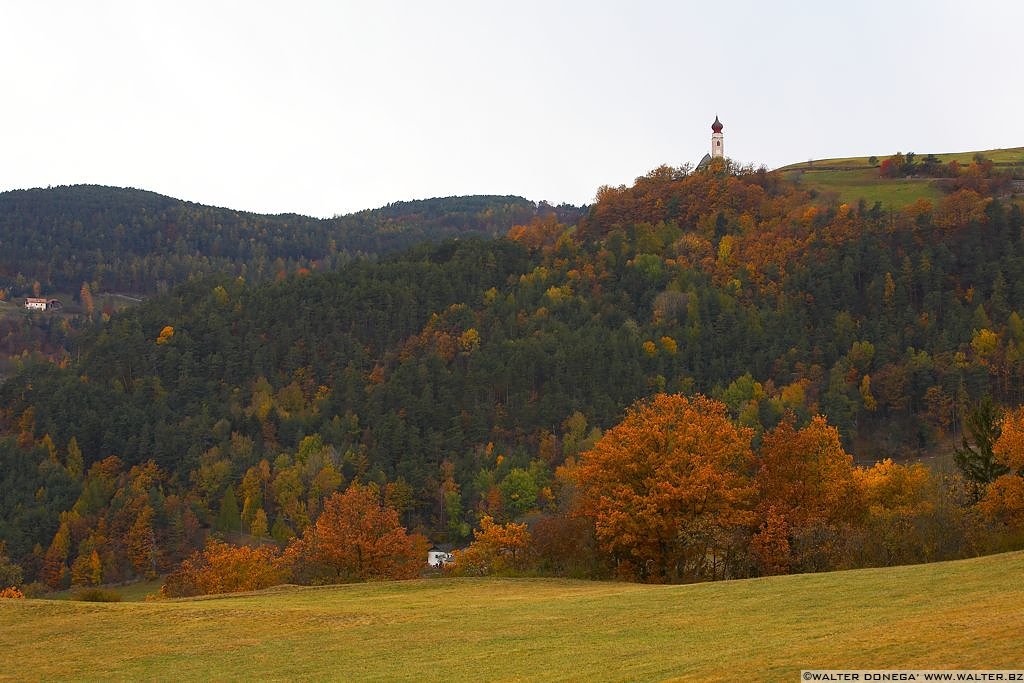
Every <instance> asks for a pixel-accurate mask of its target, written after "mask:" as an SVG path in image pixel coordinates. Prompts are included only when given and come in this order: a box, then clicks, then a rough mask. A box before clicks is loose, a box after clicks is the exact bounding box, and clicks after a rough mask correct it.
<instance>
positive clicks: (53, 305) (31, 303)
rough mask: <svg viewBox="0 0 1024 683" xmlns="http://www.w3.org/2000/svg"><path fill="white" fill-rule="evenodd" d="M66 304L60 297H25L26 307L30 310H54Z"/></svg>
mask: <svg viewBox="0 0 1024 683" xmlns="http://www.w3.org/2000/svg"><path fill="white" fill-rule="evenodd" d="M63 306H64V304H62V303H61V302H60V299H43V298H40V297H35V296H29V297H25V308H27V309H28V310H30V311H53V310H56V309H58V308H62V307H63Z"/></svg>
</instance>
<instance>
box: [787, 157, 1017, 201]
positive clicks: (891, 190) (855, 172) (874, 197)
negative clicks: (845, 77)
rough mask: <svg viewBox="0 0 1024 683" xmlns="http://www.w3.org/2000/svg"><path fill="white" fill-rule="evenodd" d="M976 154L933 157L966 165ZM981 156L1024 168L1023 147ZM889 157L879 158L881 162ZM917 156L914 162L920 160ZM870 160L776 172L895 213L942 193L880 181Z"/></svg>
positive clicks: (911, 182)
mask: <svg viewBox="0 0 1024 683" xmlns="http://www.w3.org/2000/svg"><path fill="white" fill-rule="evenodd" d="M975 154H977V152H954V153H947V154H936V155H935V156H937V157H939V159H941V160H942V162H943V163H949V162H950V161H954V160H955V161H958V162H960V163H961V164H969V163H971V161H972V160H973V159H974V155H975ZM981 154H983V155H985V157H986V158H988V159H991V160H992V161H993V162H994V163H995V165H996V167H997V168H1011V167H1015V166H1024V147H1014V148H1008V149H990V150H984V151H982V152H981ZM887 156H891V155H879V156H878V159H879V160H882V159H885V158H886V157H887ZM924 156H925V155H924V154H919V155H918V159H923V158H924ZM869 159H870V157H845V158H840V159H816V160H814V161H805V162H801V163H798V164H792V165H789V166H784V167H782V168H781V169H779V170H780V171H782V172H784V173H785V175H786V177H787V178H790V179H791V180H794V181H795V182H797V183H799V185H800V186H801V187H803V188H804V189H813V190H817V191H818V192H823V193H835V194H836V195H837V196H838V199H839V201H841V202H847V203H856V202H857V201H858V200H860V199H862V198H863V199H864V200H865V201H866V202H868V205H871V204H873V203H874V202H876V201H878V202H882V205H883V206H884V207H885V208H887V209H889V208H892V209H898V208H900V207H903V206H906V205H907V204H911V203H913V202H915V201H917V200H918V199H930V200H932V201H935V200H937V199H939V198H940V197H942V192H941V191H940V190H939V189H938V188H937V187H935V185H934V184H933V179H932V178H898V179H888V178H881V177H879V175H878V168H877V165H873V164H870V163H869Z"/></svg>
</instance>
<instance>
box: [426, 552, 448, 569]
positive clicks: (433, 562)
mask: <svg viewBox="0 0 1024 683" xmlns="http://www.w3.org/2000/svg"><path fill="white" fill-rule="evenodd" d="M453 559H454V558H453V557H452V554H451V553H447V552H445V551H443V550H431V551H429V552H428V553H427V565H428V566H430V567H443V566H444V565H446V564H451V563H452V560H453Z"/></svg>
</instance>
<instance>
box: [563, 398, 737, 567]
mask: <svg viewBox="0 0 1024 683" xmlns="http://www.w3.org/2000/svg"><path fill="white" fill-rule="evenodd" d="M751 436H752V432H751V430H749V429H746V428H739V427H737V426H736V425H734V424H733V423H732V422H731V421H730V420H729V418H728V415H727V413H726V407H725V405H724V404H722V403H720V402H718V401H713V400H711V399H708V398H705V397H703V396H696V397H694V398H686V397H685V396H682V395H666V394H659V395H657V396H655V397H654V398H653V399H651V400H649V401H643V402H639V403H636V404H634V405H633V406H632V407H631V408H630V409H629V410H628V412H627V413H626V417H625V419H624V420H623V421H622V422H621V423H620V424H618V425H617V426H615V427H613V428H612V429H610V430H609V431H608V432H606V433H605V434H604V436H602V437H601V439H600V440H599V441H598V442H597V443H596V444H595V445H594V447H593V448H592V449H591V450H589V451H586V452H585V453H582V454H581V455H580V462H579V465H578V467H577V468H576V470H575V476H576V482H577V491H578V496H579V501H578V503H579V510H580V512H581V513H582V514H584V515H586V516H588V517H590V518H591V519H592V520H593V522H594V526H595V531H596V535H597V539H598V541H599V543H600V544H601V547H602V548H603V549H604V550H605V551H606V552H608V553H609V554H611V556H612V559H613V560H614V562H615V563H616V566H617V568H618V572H619V574H620V575H622V576H630V577H635V578H638V579H640V580H645V581H665V580H668V581H680V580H691V579H706V578H712V579H714V578H722V577H723V576H728V575H730V564H731V561H732V560H734V559H735V556H736V554H737V551H739V552H742V551H741V550H740V549H742V548H745V546H746V539H738V538H737V537H738V536H740V535H742V534H743V533H744V531H745V529H746V528H747V527H749V526H752V524H753V522H754V513H753V511H752V507H753V498H754V486H753V483H752V479H751V474H752V470H753V454H752V452H751V450H750V439H751Z"/></svg>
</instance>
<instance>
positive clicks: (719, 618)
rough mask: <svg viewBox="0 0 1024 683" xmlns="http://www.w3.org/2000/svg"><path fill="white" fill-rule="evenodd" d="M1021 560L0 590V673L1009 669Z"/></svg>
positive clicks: (1022, 613)
mask: <svg viewBox="0 0 1024 683" xmlns="http://www.w3.org/2000/svg"><path fill="white" fill-rule="evenodd" d="M1022 575H1024V553H1012V554H1006V555H999V556H991V557H986V558H979V559H973V560H966V561H961V562H949V563H942V564H933V565H922V566H913V567H897V568H891V569H876V570H859V571H851V572H837V573H832V574H816V575H801V576H788V577H778V578H770V579H755V580H749V581H735V582H721V583H713V584H698V585H690V586H642V585H635V584H623V583H596V582H582V581H566V580H547V579H436V580H417V581H407V582H394V583H376V584H360V585H349V586H337V587H326V588H291V587H282V588H278V589H274V590H270V591H265V592H261V593H254V594H247V595H243V596H235V597H220V598H213V599H204V600H180V601H168V602H162V603H114V604H89V603H75V602H59V601H41V600H27V601H20V600H18V601H15V600H11V601H4V604H0V633H2V634H3V653H4V655H3V659H4V666H3V667H0V678H4V677H7V678H10V679H16V680H24V679H52V678H61V679H67V678H72V679H110V678H116V679H123V678H130V679H172V678H173V679H176V680H180V679H186V680H188V679H210V678H213V679H234V678H241V677H243V676H244V677H251V678H279V679H281V678H287V679H296V678H315V679H333V680H353V679H357V680H396V679H401V680H662V679H665V678H671V677H683V678H687V679H693V678H699V679H722V680H730V679H737V678H740V677H744V676H749V677H752V678H754V679H756V680H766V679H767V680H793V679H794V676H796V675H797V674H796V672H798V670H799V669H800V668H802V667H804V668H812V667H821V668H844V667H868V668H1011V667H1018V666H1020V665H1021V651H1020V634H1021V633H1024V609H1022V608H1021V605H1024V586H1022V584H1021V581H1020V577H1021V576H1022Z"/></svg>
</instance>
